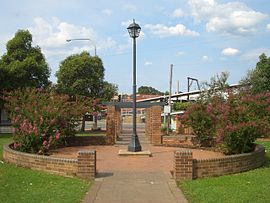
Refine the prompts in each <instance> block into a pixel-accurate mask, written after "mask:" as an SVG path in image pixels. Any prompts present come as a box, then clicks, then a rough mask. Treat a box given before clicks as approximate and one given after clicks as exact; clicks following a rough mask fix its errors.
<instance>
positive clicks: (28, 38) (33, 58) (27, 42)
mask: <svg viewBox="0 0 270 203" xmlns="http://www.w3.org/2000/svg"><path fill="white" fill-rule="evenodd" d="M6 49H7V51H6V53H5V54H4V55H3V56H1V58H0V115H1V109H2V108H3V104H4V101H3V100H2V99H1V95H2V94H3V91H5V90H8V91H9V90H14V89H17V88H24V87H47V86H48V85H49V84H50V81H49V79H48V78H49V76H50V69H49V66H48V64H47V63H46V61H45V57H44V56H43V54H42V52H41V49H40V48H39V47H38V46H36V47H33V46H32V35H31V33H30V32H29V31H28V30H18V31H17V32H16V33H15V36H14V38H12V39H11V40H9V41H8V42H7V46H6ZM0 122H1V118H0Z"/></svg>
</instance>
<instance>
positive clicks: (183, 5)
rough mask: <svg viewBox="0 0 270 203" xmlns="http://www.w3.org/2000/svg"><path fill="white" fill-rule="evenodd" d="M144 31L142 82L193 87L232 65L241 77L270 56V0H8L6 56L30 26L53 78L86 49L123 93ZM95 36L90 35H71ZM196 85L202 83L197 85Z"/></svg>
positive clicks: (0, 48)
mask: <svg viewBox="0 0 270 203" xmlns="http://www.w3.org/2000/svg"><path fill="white" fill-rule="evenodd" d="M132 19H135V20H136V22H137V23H138V24H139V25H140V27H141V33H140V36H139V38H137V87H140V86H152V87H154V88H156V89H158V90H160V91H168V89H169V76H170V72H169V71H170V64H173V92H174V91H176V84H177V81H179V90H180V91H186V90H187V77H193V78H196V79H198V80H199V82H202V81H209V80H210V78H211V77H212V76H214V75H216V74H220V73H221V72H224V71H226V72H229V74H230V77H229V83H230V84H236V83H238V82H239V80H241V79H242V78H243V77H245V75H246V74H247V71H248V70H250V69H253V68H255V67H256V63H257V62H258V57H259V55H260V54H261V53H265V54H266V55H267V56H270V1H269V0H239V1H233V0H137V1H132V0H114V1H110V0H99V1H94V0H68V1H66V0H38V1H37V0H21V1H18V0H9V1H1V12H0V56H2V55H3V54H4V53H5V52H6V43H7V42H8V40H10V39H11V38H12V37H14V34H15V33H16V31H17V30H18V29H28V30H29V31H30V32H31V34H32V35H33V45H34V46H36V45H38V46H40V47H41V50H42V53H43V54H44V55H45V57H46V61H47V62H48V64H49V66H50V68H51V77H50V80H51V81H52V82H54V83H56V82H57V78H56V77H55V73H56V71H57V70H58V69H59V64H60V63H61V61H63V60H64V59H65V58H66V57H67V56H69V55H71V54H77V53H80V52H81V51H84V50H87V51H89V52H90V54H91V55H94V46H96V48H97V55H98V56H99V57H100V58H101V59H102V61H103V64H104V67H105V80H107V81H109V82H111V83H114V84H117V85H118V88H119V93H131V92H132V39H131V38H130V37H129V35H128V32H127V27H128V25H129V24H130V23H131V22H132ZM73 38H89V39H91V41H72V42H69V43H68V42H66V40H67V39H73ZM192 88H195V87H192Z"/></svg>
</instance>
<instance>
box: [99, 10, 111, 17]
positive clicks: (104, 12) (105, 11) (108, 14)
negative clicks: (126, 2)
mask: <svg viewBox="0 0 270 203" xmlns="http://www.w3.org/2000/svg"><path fill="white" fill-rule="evenodd" d="M101 12H102V13H103V14H105V15H107V16H111V15H112V13H113V11H112V10H111V9H104V10H102V11H101Z"/></svg>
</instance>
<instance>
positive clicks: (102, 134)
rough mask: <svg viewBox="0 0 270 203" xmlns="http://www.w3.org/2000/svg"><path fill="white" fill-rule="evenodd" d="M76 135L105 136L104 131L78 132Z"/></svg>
mask: <svg viewBox="0 0 270 203" xmlns="http://www.w3.org/2000/svg"><path fill="white" fill-rule="evenodd" d="M76 136H106V132H104V131H90V132H78V133H76Z"/></svg>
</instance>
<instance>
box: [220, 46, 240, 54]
mask: <svg viewBox="0 0 270 203" xmlns="http://www.w3.org/2000/svg"><path fill="white" fill-rule="evenodd" d="M239 52H240V51H239V50H238V49H234V48H230V47H229V48H226V49H223V50H222V52H221V53H222V54H223V55H224V56H235V55H237V54H239Z"/></svg>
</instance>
